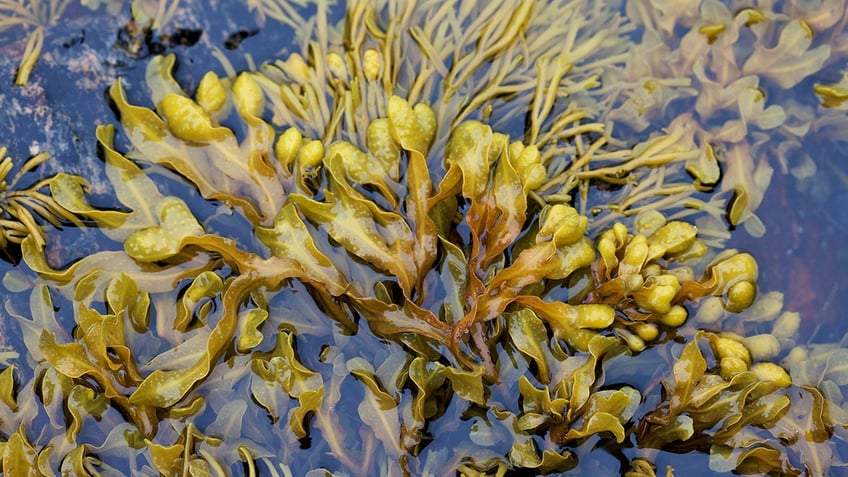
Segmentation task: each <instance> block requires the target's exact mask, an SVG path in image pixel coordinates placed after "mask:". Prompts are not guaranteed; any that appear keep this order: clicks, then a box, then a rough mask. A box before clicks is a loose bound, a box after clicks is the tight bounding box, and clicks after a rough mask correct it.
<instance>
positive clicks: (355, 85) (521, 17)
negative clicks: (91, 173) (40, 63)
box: [0, 0, 848, 477]
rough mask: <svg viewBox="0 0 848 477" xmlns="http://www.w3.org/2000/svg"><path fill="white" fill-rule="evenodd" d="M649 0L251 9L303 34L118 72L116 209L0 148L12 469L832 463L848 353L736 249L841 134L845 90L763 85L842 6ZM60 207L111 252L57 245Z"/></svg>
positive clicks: (7, 437)
mask: <svg viewBox="0 0 848 477" xmlns="http://www.w3.org/2000/svg"><path fill="white" fill-rule="evenodd" d="M7 3H8V2H7ZM83 3H85V2H83ZM89 3H91V2H89ZM102 3H103V4H104V5H106V4H109V2H102ZM137 3H138V2H137ZM141 3H142V4H148V5H147V6H148V7H150V5H149V4H151V2H141ZM153 3H155V2H153ZM167 3H168V2H160V5H159V9H158V13H159V16H155V15H154V14H148V15H147V16H146V17H145V18H148V27H152V28H156V29H166V28H167V25H166V24H164V23H165V21H164V18H170V17H171V16H173V15H174V14H175V12H176V11H177V2H171V3H170V5H166V4H167ZM655 3H659V2H654V1H651V0H643V1H630V2H627V3H626V7H624V6H622V5H619V4H617V3H615V2H611V3H609V4H608V3H607V2H587V1H579V0H553V1H549V2H530V1H523V2H502V3H499V2H491V3H490V2H483V1H476V2H475V1H467V2H457V3H455V4H454V3H451V2H381V1H375V2H366V1H352V2H349V3H348V4H347V5H346V6H345V8H346V11H345V14H344V18H343V19H342V20H341V21H339V22H338V24H336V23H334V22H331V21H330V20H329V18H331V16H330V15H329V11H330V10H328V9H329V8H330V7H329V6H328V5H326V4H325V3H324V2H318V3H316V4H314V5H312V4H310V5H309V8H312V9H314V14H313V15H312V16H311V17H306V19H304V21H302V22H298V21H292V20H291V19H292V18H300V17H296V15H299V14H300V13H298V12H302V11H303V10H301V9H299V8H296V7H293V6H291V5H289V4H287V3H284V2H272V1H264V2H248V4H249V5H250V6H251V8H254V9H256V10H257V12H258V13H259V14H261V15H262V16H263V18H265V19H266V20H267V21H269V22H273V21H275V19H276V20H277V21H285V19H289V20H288V21H289V22H290V23H292V24H293V26H296V27H297V28H298V29H299V30H298V35H299V38H300V40H301V42H302V45H303V48H302V50H301V51H299V52H296V53H291V54H287V55H286V56H284V57H282V58H278V59H272V60H269V61H268V62H266V63H264V64H262V65H261V66H259V67H255V68H251V69H249V70H247V71H241V72H236V71H235V70H234V68H233V67H232V65H230V64H229V63H228V62H227V61H222V66H221V69H220V71H219V72H217V73H216V72H215V71H210V72H208V73H207V74H206V75H205V76H203V77H202V78H200V79H196V80H194V82H193V84H194V85H195V86H193V87H191V88H189V87H187V86H184V85H181V84H180V83H179V82H178V81H176V80H175V79H174V76H173V72H174V69H175V65H176V62H177V57H176V56H175V55H174V54H167V55H160V56H154V57H152V59H150V60H149V61H148V62H147V70H146V76H145V77H146V82H147V86H148V88H149V91H150V103H149V105H139V104H133V102H132V101H131V100H130V99H128V95H127V92H126V91H125V85H124V84H123V83H122V81H121V80H120V79H118V80H116V81H115V82H114V84H113V85H112V86H111V88H110V89H109V93H108V96H109V99H110V101H111V102H112V105H113V109H114V111H115V112H116V116H117V118H118V119H119V121H120V126H118V127H117V129H118V131H116V127H115V126H113V125H103V126H100V127H98V129H97V138H96V139H97V141H98V144H99V151H100V152H101V155H102V159H103V163H104V167H105V174H106V177H107V178H108V180H109V182H110V184H111V188H112V190H113V191H114V193H113V194H112V195H111V200H112V202H113V205H112V206H102V205H93V204H98V203H99V204H103V203H108V202H109V198H104V197H102V196H100V195H96V198H97V200H93V199H92V195H93V194H92V191H91V190H89V183H88V181H87V180H86V179H85V178H83V177H80V176H77V175H71V174H66V173H59V174H56V175H54V176H51V177H48V178H46V179H42V180H41V181H40V182H36V183H35V185H34V186H31V187H30V188H29V189H25V190H21V191H17V190H15V191H13V189H14V188H15V185H16V184H18V183H19V181H20V179H21V177H22V175H23V174H25V173H26V174H32V173H33V171H32V168H33V166H34V163H35V162H43V161H44V160H46V159H47V156H46V155H39V156H37V157H36V158H34V159H32V160H31V162H33V165H32V166H31V165H29V163H28V164H27V165H25V166H24V168H23V169H22V172H21V173H19V174H18V175H17V176H15V177H14V179H12V180H11V181H10V182H8V184H7V182H6V181H5V177H6V175H8V173H9V170H10V169H11V164H12V160H11V159H8V158H6V159H4V160H3V162H2V164H0V167H2V174H3V177H4V182H3V186H4V189H3V191H2V198H0V204H2V207H0V210H2V212H3V217H2V220H0V226H1V227H2V229H3V235H2V236H0V239H2V245H3V246H4V247H6V248H9V247H13V246H15V244H17V243H19V244H20V245H19V246H20V254H21V256H22V258H23V262H24V264H25V266H26V268H28V270H26V268H23V267H22V270H16V271H15V272H14V273H12V272H10V273H9V274H7V276H6V277H5V279H4V285H5V286H6V287H7V289H9V290H10V292H12V293H21V294H23V293H25V292H28V293H29V301H28V304H25V306H22V305H21V301H20V300H18V301H17V302H15V303H13V302H12V301H9V302H8V303H7V306H6V309H7V313H8V315H9V316H12V317H14V319H15V321H16V323H17V325H18V326H19V327H20V329H21V335H22V340H23V345H24V346H25V349H24V347H21V348H20V349H16V348H12V349H9V350H7V351H6V352H4V353H3V354H2V356H0V357H2V358H3V363H4V364H3V366H4V369H3V370H2V372H0V440H2V443H0V459H1V460H0V465H2V470H3V473H4V475H10V476H11V475H54V474H57V473H62V474H77V475H121V474H151V473H152V474H157V473H158V474H161V475H195V476H202V475H232V474H236V475H250V476H254V475H277V476H280V475H348V474H350V475H448V474H451V475H452V474H454V473H455V474H457V475H466V476H474V475H479V476H483V475H505V474H506V473H507V472H512V471H524V472H527V473H529V474H534V473H535V474H549V473H557V472H565V471H569V470H576V471H581V472H585V473H597V474H598V475H627V476H632V477H636V476H653V475H655V472H656V468H655V466H654V465H653V464H654V462H655V458H656V457H657V456H658V455H659V453H660V452H664V451H672V452H675V453H686V452H693V453H697V454H699V455H702V456H704V461H703V462H705V463H708V465H709V468H710V469H711V470H712V471H713V472H735V473H741V474H771V475H778V474H779V475H827V474H828V473H829V472H831V471H833V470H836V469H839V468H842V467H843V466H845V465H846V464H845V462H846V461H845V460H844V458H845V457H844V455H843V456H840V455H839V448H838V447H837V446H836V444H835V442H836V440H841V439H843V438H845V437H846V431H847V430H848V429H846V425H845V422H848V406H846V404H845V403H844V402H843V399H842V396H843V393H844V392H848V389H846V386H848V379H846V376H848V375H846V371H845V370H846V363H848V352H847V351H846V349H845V348H844V347H840V346H839V345H838V344H834V345H818V346H809V345H807V346H800V343H796V342H795V339H796V335H797V330H798V328H799V324H800V320H801V317H800V315H799V314H798V313H795V312H792V311H790V310H784V309H783V303H782V295H781V294H780V293H778V292H767V293H763V292H759V293H758V290H757V276H758V266H757V263H756V261H755V258H754V257H752V256H751V255H750V254H748V253H744V252H739V251H737V250H733V249H727V248H726V245H725V244H726V242H727V239H728V238H729V237H730V234H731V230H732V229H733V228H734V227H735V226H737V225H740V226H743V227H744V229H745V230H746V231H747V232H748V233H750V234H752V235H762V234H763V233H764V232H765V230H764V226H763V223H762V222H761V221H760V220H759V219H758V217H757V215H756V210H757V207H758V206H759V204H760V203H761V202H762V198H763V194H764V192H765V190H766V188H767V187H768V184H769V180H770V178H771V176H772V174H773V173H774V171H775V169H777V171H778V172H779V173H781V174H787V173H791V174H793V175H794V176H795V177H797V179H798V180H799V181H800V180H803V179H804V178H806V177H808V176H809V175H810V174H811V171H812V170H813V169H814V167H815V164H814V161H812V159H810V158H809V156H805V155H804V154H803V145H804V141H805V138H806V135H807V133H808V131H810V130H816V131H819V132H820V134H819V135H818V138H819V140H821V138H822V137H824V138H830V139H831V140H834V141H838V140H840V137H841V138H842V140H844V137H845V127H846V126H845V125H846V124H848V121H846V117H845V111H846V109H848V103H846V101H845V100H846V97H848V94H846V91H848V86H846V84H845V80H843V81H842V82H841V83H834V84H815V85H809V84H808V88H807V89H806V90H805V93H804V94H805V95H806V98H807V99H806V100H802V99H795V97H794V96H793V97H792V98H793V99H787V100H783V102H780V101H781V100H780V98H778V100H775V99H773V98H771V97H768V98H767V94H766V93H767V92H772V93H774V94H775V95H776V96H779V94H778V93H780V92H781V91H784V90H785V91H789V90H791V89H793V88H795V87H796V86H798V85H799V84H801V85H804V84H805V83H803V82H804V80H805V79H806V78H808V77H809V76H810V75H812V74H814V73H816V72H818V71H820V70H822V69H824V68H827V67H828V66H829V65H832V64H839V63H840V62H842V64H844V62H845V57H846V56H848V43H846V42H848V35H846V34H845V33H844V32H843V31H842V30H841V29H842V28H844V27H845V26H846V22H848V13H846V12H845V6H844V4H843V2H835V1H827V0H824V1H822V2H818V3H816V4H815V6H809V5H808V2H792V1H790V2H785V3H779V4H777V5H772V4H771V2H753V3H751V2H749V3H745V4H744V5H743V4H742V2H731V5H726V4H723V3H719V2H714V1H710V0H703V1H689V2H677V3H674V4H673V6H672V3H670V2H669V3H667V4H663V5H662V8H660V6H659V5H657V4H655ZM736 3H739V4H738V5H737V4H736ZM761 3H762V4H761ZM90 6H91V7H92V8H97V7H99V6H100V2H94V3H93V5H90ZM109 8H112V6H109ZM332 8H341V7H332ZM153 11H154V12H156V11H157V10H156V9H153ZM681 32H683V33H682V36H680V35H681ZM42 34H43V33H42ZM678 37H680V38H679V39H677V38H678ZM34 62H35V60H34V59H33V60H32V62H29V63H27V68H28V69H27V73H28V74H29V75H30V78H31V77H32V75H37V73H38V70H37V67H36V69H35V70H32V67H33V64H34ZM804 101H806V103H805V102H804ZM818 103H821V104H818ZM116 132H117V133H118V134H116ZM840 135H841V136H840ZM119 137H120V138H121V139H120V141H119V140H118V138H119ZM121 141H125V143H126V144H125V146H121V145H120V142H121ZM116 143H117V144H116ZM0 155H4V154H0ZM169 181H170V182H171V183H174V182H176V183H178V184H179V183H181V184H189V185H190V186H191V187H186V186H185V185H183V186H182V187H173V186H171V187H163V184H164V183H167V182H169ZM48 187H49V195H48V194H47V193H46V192H47V191H46V190H45V189H47V188H48ZM198 195H199V196H198ZM41 219H43V220H41ZM44 221H46V222H49V223H50V224H52V225H53V226H58V225H61V224H66V225H67V224H74V225H76V226H78V227H83V224H85V225H86V226H88V227H89V228H93V229H95V230H96V232H97V233H98V234H102V235H103V236H104V238H103V241H102V243H103V245H102V247H101V249H100V250H98V251H97V252H96V253H92V254H89V255H86V256H83V257H74V258H75V259H76V260H75V261H73V262H72V263H70V264H58V263H55V261H53V260H51V258H50V254H49V253H48V250H50V247H51V245H50V236H48V235H45V233H44V231H43V230H42V225H41V224H42V222H44ZM48 226H49V225H44V228H46V227H48ZM51 230H52V232H51V234H52V235H54V236H55V235H59V236H60V235H61V234H62V233H63V231H57V230H55V227H54V228H52V229H51ZM842 451H843V453H844V451H845V449H842ZM663 472H665V473H666V474H665V475H672V474H673V469H671V468H669V469H668V470H665V469H663V470H661V472H660V473H661V474H662V473H663Z"/></svg>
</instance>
